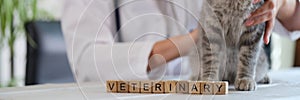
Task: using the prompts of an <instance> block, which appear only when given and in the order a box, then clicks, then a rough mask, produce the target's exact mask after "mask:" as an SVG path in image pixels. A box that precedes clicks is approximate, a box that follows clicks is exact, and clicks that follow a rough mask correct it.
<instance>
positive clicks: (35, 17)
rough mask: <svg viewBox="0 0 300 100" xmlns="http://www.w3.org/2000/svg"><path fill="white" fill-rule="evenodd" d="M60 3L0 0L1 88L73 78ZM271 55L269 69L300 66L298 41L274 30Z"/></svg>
mask: <svg viewBox="0 0 300 100" xmlns="http://www.w3.org/2000/svg"><path fill="white" fill-rule="evenodd" d="M63 3H64V0H0V9H1V19H0V22H1V28H0V30H1V31H0V32H1V34H0V88H1V87H16V86H25V85H35V84H46V83H68V82H74V79H73V76H72V73H71V70H70V66H69V63H68V61H67V56H66V49H65V43H64V40H63V35H62V32H61V26H60V18H61V15H62V11H63ZM274 44H276V45H274ZM270 56H271V62H272V70H284V69H289V68H292V67H293V66H300V41H298V42H297V41H291V40H290V39H288V38H285V37H282V36H279V35H277V34H273V35H272V42H271V55H270Z"/></svg>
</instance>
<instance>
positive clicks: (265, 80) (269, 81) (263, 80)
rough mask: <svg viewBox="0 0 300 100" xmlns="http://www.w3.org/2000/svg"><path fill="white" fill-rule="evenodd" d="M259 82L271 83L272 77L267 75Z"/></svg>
mask: <svg viewBox="0 0 300 100" xmlns="http://www.w3.org/2000/svg"><path fill="white" fill-rule="evenodd" d="M258 83H259V84H270V83H271V79H270V78H269V76H268V75H266V76H265V77H264V78H263V79H262V80H260V81H259V82H258Z"/></svg>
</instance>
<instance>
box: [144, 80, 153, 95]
mask: <svg viewBox="0 0 300 100" xmlns="http://www.w3.org/2000/svg"><path fill="white" fill-rule="evenodd" d="M151 87H152V81H141V93H152V88H151Z"/></svg>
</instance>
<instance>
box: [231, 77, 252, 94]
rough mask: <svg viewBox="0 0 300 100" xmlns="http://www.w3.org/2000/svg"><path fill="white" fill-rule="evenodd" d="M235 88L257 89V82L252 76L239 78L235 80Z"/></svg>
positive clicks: (243, 89)
mask: <svg viewBox="0 0 300 100" xmlns="http://www.w3.org/2000/svg"><path fill="white" fill-rule="evenodd" d="M234 86H235V89H237V90H239V91H254V90H256V82H255V80H254V79H251V78H239V79H236V80H235V82H234Z"/></svg>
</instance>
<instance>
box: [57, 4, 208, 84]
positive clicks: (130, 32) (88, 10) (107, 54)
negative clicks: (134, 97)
mask: <svg viewBox="0 0 300 100" xmlns="http://www.w3.org/2000/svg"><path fill="white" fill-rule="evenodd" d="M201 4H202V0H118V3H116V0H67V1H66V3H65V7H64V8H65V9H64V13H63V18H62V28H63V33H64V37H65V41H66V44H67V52H68V57H69V60H70V64H71V66H72V71H73V72H74V73H75V78H76V80H77V81H102V82H104V81H105V80H114V79H121V80H147V79H170V78H174V77H177V78H181V79H187V78H188V77H189V76H190V74H191V69H190V68H189V65H188V63H187V62H188V61H187V59H186V58H185V57H181V58H178V59H176V60H174V61H171V62H169V63H168V64H167V65H165V67H161V68H160V69H157V70H154V71H152V72H150V73H147V72H146V69H147V65H148V58H149V54H150V52H151V50H152V47H153V45H154V43H155V42H156V41H159V40H163V39H166V37H172V36H176V35H180V34H186V33H189V31H191V30H193V29H194V28H196V27H197V19H198V16H199V12H200V10H201ZM116 5H117V6H118V7H119V17H120V18H119V19H120V27H121V28H120V30H119V34H117V30H116V29H117V26H116V17H115V12H114V11H115V6H116Z"/></svg>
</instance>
